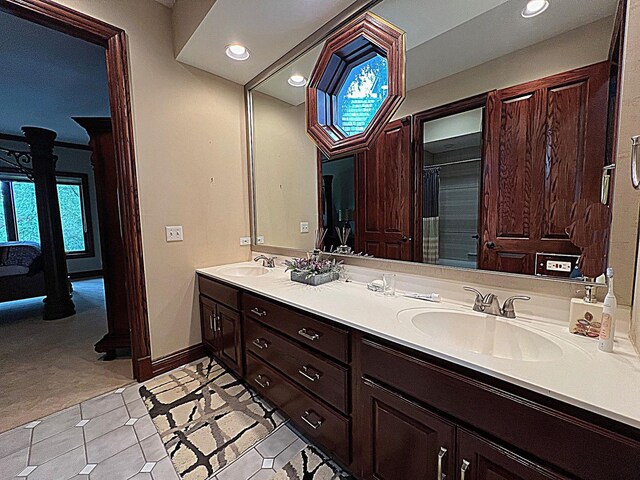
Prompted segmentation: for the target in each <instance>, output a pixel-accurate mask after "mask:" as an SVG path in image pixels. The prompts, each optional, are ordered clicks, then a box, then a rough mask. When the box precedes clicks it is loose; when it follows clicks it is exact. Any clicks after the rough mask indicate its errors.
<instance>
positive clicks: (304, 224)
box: [300, 222, 309, 233]
mask: <svg viewBox="0 0 640 480" xmlns="http://www.w3.org/2000/svg"><path fill="white" fill-rule="evenodd" d="M300 233H309V222H300Z"/></svg>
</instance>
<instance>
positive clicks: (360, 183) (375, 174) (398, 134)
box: [356, 117, 413, 260]
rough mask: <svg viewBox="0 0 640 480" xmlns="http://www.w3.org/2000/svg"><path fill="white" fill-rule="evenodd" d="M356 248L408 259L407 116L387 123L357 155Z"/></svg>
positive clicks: (409, 164)
mask: <svg viewBox="0 0 640 480" xmlns="http://www.w3.org/2000/svg"><path fill="white" fill-rule="evenodd" d="M356 170H357V172H356V185H357V192H358V193H357V206H356V210H357V214H356V222H357V224H356V245H357V248H356V249H357V250H358V251H362V252H365V253H368V254H370V255H373V256H374V257H378V258H389V259H393V260H411V257H412V248H411V244H412V236H413V222H412V220H411V219H412V211H413V208H412V198H413V190H412V188H413V182H412V180H411V179H412V176H411V172H412V157H411V121H410V118H409V117H406V118H403V119H401V120H396V121H393V122H390V123H389V124H388V125H387V127H386V128H385V129H384V131H383V132H382V133H381V134H380V137H378V139H377V140H376V142H375V143H374V144H373V146H372V147H371V149H369V150H368V151H366V152H364V153H363V154H361V155H358V158H357V169H356Z"/></svg>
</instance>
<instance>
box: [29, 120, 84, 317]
mask: <svg viewBox="0 0 640 480" xmlns="http://www.w3.org/2000/svg"><path fill="white" fill-rule="evenodd" d="M22 131H23V132H24V136H25V138H26V141H27V143H28V144H29V147H30V148H31V162H32V175H33V182H34V184H35V190H36V204H37V209H38V226H39V230H40V247H41V249H42V260H43V267H44V279H45V291H46V294H47V296H46V297H45V299H44V319H45V320H55V319H58V318H64V317H69V316H71V315H73V314H74V313H76V309H75V305H74V303H73V300H71V292H70V289H69V278H68V272H67V257H66V253H65V250H64V239H63V237H62V220H61V218H60V204H59V202H58V186H57V184H56V161H57V157H56V156H55V155H53V142H54V140H55V138H56V132H53V131H51V130H46V129H44V128H37V127H22Z"/></svg>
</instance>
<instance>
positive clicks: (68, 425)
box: [0, 384, 307, 480]
mask: <svg viewBox="0 0 640 480" xmlns="http://www.w3.org/2000/svg"><path fill="white" fill-rule="evenodd" d="M139 387H140V385H139V384H133V385H130V386H128V387H126V388H119V389H117V390H115V391H113V392H110V393H108V394H105V395H102V396H99V397H96V398H93V399H91V400H87V401H86V402H82V403H80V404H78V405H74V406H72V407H70V408H67V409H65V410H62V411H60V412H57V413H54V414H53V415H50V416H48V417H45V418H43V419H41V420H37V421H34V422H30V423H28V424H26V425H23V426H21V427H18V428H15V429H13V430H9V431H7V432H5V433H2V434H0V480H5V479H6V480H9V479H12V480H16V479H17V480H69V479H83V480H103V479H105V480H129V479H131V480H179V476H178V474H177V473H176V472H175V469H174V468H173V464H172V463H171V460H170V459H169V457H168V456H167V451H166V449H165V447H164V445H163V443H162V441H161V439H160V435H159V434H158V432H157V430H156V427H155V425H154V424H153V421H152V420H151V417H150V416H149V412H148V411H147V408H146V407H145V405H144V403H143V401H142V399H141V398H140V394H139V392H138V389H139ZM306 445H307V442H306V440H304V439H303V438H302V437H300V436H299V434H298V433H296V432H295V431H294V430H293V429H292V428H290V427H289V426H288V425H287V424H282V425H280V426H279V427H278V428H277V429H276V430H274V431H273V432H272V433H271V434H270V435H269V436H268V437H266V438H265V439H264V440H262V441H261V442H259V443H258V444H256V445H255V446H254V447H252V448H250V449H249V450H247V451H246V452H244V453H243V454H242V455H241V456H240V457H239V458H238V459H237V460H236V461H234V462H233V463H232V464H230V465H228V466H226V467H225V468H224V469H222V470H220V471H218V472H217V473H216V475H215V476H214V477H211V480H248V479H251V480H263V479H264V480H268V479H270V478H271V477H272V476H273V475H274V474H275V473H276V471H277V470H278V469H280V468H281V467H283V466H284V465H285V464H286V463H287V462H289V460H291V459H292V458H293V457H294V456H295V455H296V454H297V453H298V452H299V451H300V450H302V449H303V448H304V447H305V446H306Z"/></svg>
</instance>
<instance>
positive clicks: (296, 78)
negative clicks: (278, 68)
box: [287, 74, 307, 87]
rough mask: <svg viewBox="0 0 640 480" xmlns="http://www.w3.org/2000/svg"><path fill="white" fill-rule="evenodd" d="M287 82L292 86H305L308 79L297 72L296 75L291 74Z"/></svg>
mask: <svg viewBox="0 0 640 480" xmlns="http://www.w3.org/2000/svg"><path fill="white" fill-rule="evenodd" d="M287 82H288V83H289V85H291V86H292V87H304V86H305V85H306V84H307V79H306V78H304V77H303V76H302V75H298V74H295V75H291V76H290V77H289V80H287Z"/></svg>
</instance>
